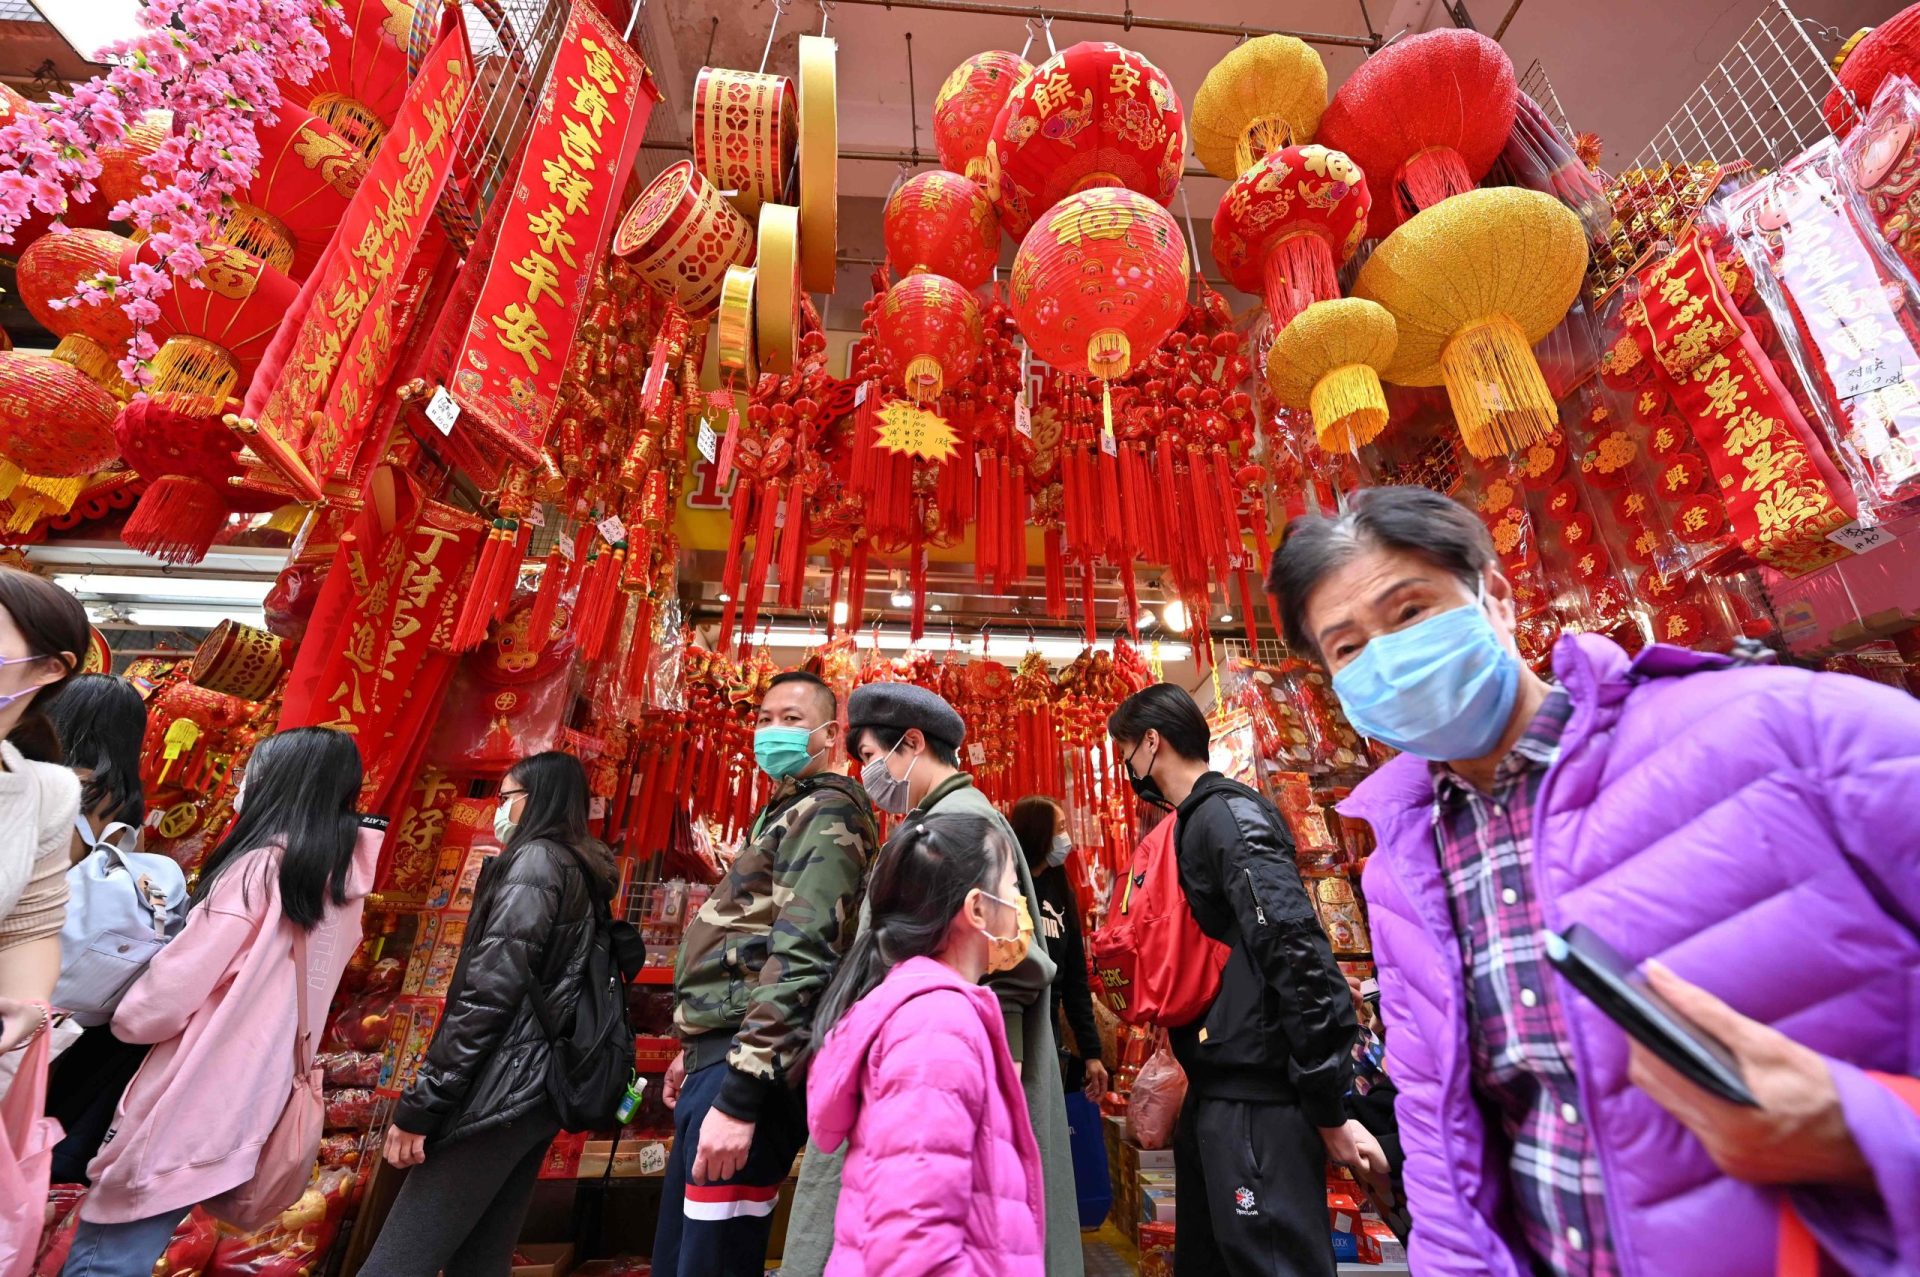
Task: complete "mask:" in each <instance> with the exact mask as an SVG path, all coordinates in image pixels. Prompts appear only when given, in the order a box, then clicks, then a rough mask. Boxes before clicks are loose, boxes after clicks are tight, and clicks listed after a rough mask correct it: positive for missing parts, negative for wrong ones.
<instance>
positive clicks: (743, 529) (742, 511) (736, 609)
mask: <svg viewBox="0 0 1920 1277" xmlns="http://www.w3.org/2000/svg"><path fill="white" fill-rule="evenodd" d="M756 491H757V489H755V488H750V487H748V486H747V485H746V484H744V483H742V484H737V485H735V487H734V490H733V530H732V532H731V533H730V534H729V536H728V539H727V561H726V563H725V564H723V565H722V566H721V569H720V592H721V593H723V594H725V595H726V596H727V604H726V607H725V609H723V610H722V611H721V613H720V638H719V642H718V645H717V647H716V650H717V651H722V652H724V651H726V650H727V645H728V644H729V643H731V642H732V641H733V621H734V618H735V617H736V616H738V615H739V613H740V560H741V559H742V558H743V557H745V554H746V543H747V523H748V521H749V520H751V519H752V518H753V502H754V496H755V493H756Z"/></svg>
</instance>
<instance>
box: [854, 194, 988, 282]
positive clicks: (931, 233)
mask: <svg viewBox="0 0 1920 1277" xmlns="http://www.w3.org/2000/svg"><path fill="white" fill-rule="evenodd" d="M881 234H882V236H883V237H884V239H885V240H886V245H887V265H889V266H891V267H893V270H894V273H895V274H897V275H913V274H917V273H919V272H921V271H930V272H931V273H933V274H935V275H945V276H946V277H947V278H948V279H951V280H954V281H955V282H957V283H959V284H962V285H964V286H965V287H967V288H978V287H980V285H982V284H984V283H986V282H987V279H988V277H989V276H991V275H992V274H993V268H994V266H995V265H996V264H997V263H998V262H999V260H1000V222H999V219H998V218H996V217H995V216H994V212H993V201H992V200H990V199H988V198H987V193H986V192H985V191H983V190H981V189H980V187H979V185H978V184H977V183H974V182H970V181H968V180H967V179H966V178H964V177H961V176H959V175H958V174H957V173H948V172H945V171H943V170H941V169H928V170H927V171H926V172H924V173H916V174H915V175H914V176H913V177H911V178H908V179H907V180H906V181H905V182H903V183H902V184H901V186H900V189H899V190H897V191H895V192H894V193H893V196H892V198H891V199H889V200H888V201H887V210H886V213H885V214H884V215H883V217H882V220H881Z"/></svg>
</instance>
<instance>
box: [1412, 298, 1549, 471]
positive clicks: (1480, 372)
mask: <svg viewBox="0 0 1920 1277" xmlns="http://www.w3.org/2000/svg"><path fill="white" fill-rule="evenodd" d="M1440 372H1441V375H1442V376H1443V377H1444V378H1445V379H1446V383H1447V398H1448V399H1449V401H1451V402H1452V404H1453V414H1454V417H1455V418H1456V419H1457V420H1458V422H1459V425H1460V437H1461V438H1462V439H1463V440H1465V441H1466V445H1467V451H1468V452H1471V453H1472V454H1473V455H1474V456H1476V457H1491V456H1495V455H1497V454H1501V453H1513V452H1518V451H1519V450H1520V449H1522V448H1528V447H1531V446H1533V445H1534V444H1536V443H1538V442H1540V441H1541V440H1542V439H1544V438H1546V437H1547V436H1548V435H1549V434H1552V433H1553V430H1554V427H1555V426H1557V425H1559V424H1560V410H1559V407H1558V405H1556V404H1555V403H1554V402H1553V392H1552V391H1551V390H1549V389H1548V388H1547V379H1546V378H1545V377H1544V376H1542V375H1541V373H1540V365H1539V364H1538V363H1537V362H1535V360H1534V357H1533V349H1532V347H1531V345H1530V343H1529V342H1528V341H1527V335H1526V334H1525V333H1524V332H1522V331H1521V330H1520V325H1519V324H1516V323H1515V322H1513V320H1511V319H1509V318H1507V317H1506V316H1505V315H1495V316H1493V317H1492V318H1491V319H1488V320H1487V321H1486V322H1485V323H1480V324H1475V325H1473V326H1472V327H1470V328H1464V329H1462V330H1461V331H1460V333H1459V335H1458V336H1456V337H1455V338H1454V339H1453V340H1452V341H1450V342H1448V343H1447V345H1446V348H1445V349H1444V350H1442V351H1441V352H1440Z"/></svg>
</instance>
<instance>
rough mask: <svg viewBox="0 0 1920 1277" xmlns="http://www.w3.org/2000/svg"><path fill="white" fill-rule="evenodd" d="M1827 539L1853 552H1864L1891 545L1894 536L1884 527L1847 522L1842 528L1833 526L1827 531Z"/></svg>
mask: <svg viewBox="0 0 1920 1277" xmlns="http://www.w3.org/2000/svg"><path fill="white" fill-rule="evenodd" d="M1827 540H1829V541H1831V542H1833V543H1834V544H1835V545H1837V546H1841V547H1842V548H1844V549H1848V550H1852V551H1853V552H1854V553H1855V554H1866V553H1868V552H1870V551H1873V550H1878V549H1879V548H1880V547H1881V546H1883V545H1892V544H1893V542H1894V537H1893V535H1892V534H1891V533H1889V532H1887V531H1886V530H1885V529H1884V528H1871V527H1862V526H1861V525H1860V524H1858V523H1849V524H1848V525H1847V526H1846V527H1844V528H1835V529H1834V530H1833V531H1832V532H1829V533H1827Z"/></svg>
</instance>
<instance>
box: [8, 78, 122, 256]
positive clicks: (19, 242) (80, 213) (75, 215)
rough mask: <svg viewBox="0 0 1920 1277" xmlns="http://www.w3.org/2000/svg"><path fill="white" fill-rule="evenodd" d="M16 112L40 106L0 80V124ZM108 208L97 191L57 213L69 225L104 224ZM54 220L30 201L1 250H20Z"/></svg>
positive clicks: (34, 112) (36, 109) (31, 111)
mask: <svg viewBox="0 0 1920 1277" xmlns="http://www.w3.org/2000/svg"><path fill="white" fill-rule="evenodd" d="M16 113H26V114H32V115H38V114H39V113H40V108H39V106H38V105H37V104H36V103H34V102H32V101H30V100H29V99H27V98H26V97H24V96H22V95H21V93H20V92H19V91H18V90H17V89H15V88H14V87H13V86H12V85H9V84H0V128H4V127H6V126H7V125H9V124H11V123H13V117H14V115H15V114H16ZM108 208H109V205H108V203H107V201H106V200H104V199H102V198H101V197H100V196H99V195H98V194H96V195H95V196H94V197H93V198H92V199H90V200H88V201H87V202H86V203H84V204H82V203H80V202H79V201H78V200H69V201H68V203H67V209H66V212H65V213H64V214H62V215H60V216H59V219H58V220H59V221H60V223H61V225H63V226H68V227H76V228H77V227H82V226H85V227H94V228H98V227H101V226H105V225H106V224H107V212H108ZM54 221H55V215H54V214H52V213H43V212H41V211H40V210H39V209H37V208H35V207H34V206H33V204H32V203H31V202H29V203H28V205H27V215H26V218H25V219H24V220H23V221H22V222H21V223H20V225H18V226H16V227H14V228H13V243H12V245H11V246H0V251H9V252H15V253H17V252H19V251H20V250H21V249H22V248H24V247H26V246H27V245H28V244H31V243H33V241H34V240H36V239H38V238H40V237H41V236H42V235H44V234H46V233H47V228H48V227H50V226H52V225H53V223H54Z"/></svg>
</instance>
